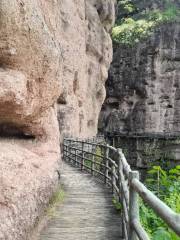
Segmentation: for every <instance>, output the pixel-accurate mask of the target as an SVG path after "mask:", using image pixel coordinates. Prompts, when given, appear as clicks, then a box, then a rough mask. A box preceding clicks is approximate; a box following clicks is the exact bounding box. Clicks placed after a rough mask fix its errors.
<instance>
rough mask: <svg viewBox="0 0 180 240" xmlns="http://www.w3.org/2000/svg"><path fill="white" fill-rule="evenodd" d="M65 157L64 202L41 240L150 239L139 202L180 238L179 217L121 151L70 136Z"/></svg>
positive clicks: (99, 141)
mask: <svg viewBox="0 0 180 240" xmlns="http://www.w3.org/2000/svg"><path fill="white" fill-rule="evenodd" d="M63 154H64V156H63V160H64V161H63V168H62V169H61V185H62V189H63V190H64V192H65V199H64V201H63V203H61V204H59V206H58V207H57V208H56V213H55V215H54V217H52V218H51V219H50V220H49V221H48V224H47V227H46V228H44V229H43V230H42V232H41V234H40V236H39V238H38V240H84V239H87V240H122V239H124V240H137V239H139V240H150V236H149V234H148V233H147V232H146V230H145V228H144V226H143V225H142V224H141V220H140V205H139V198H141V199H142V200H143V201H144V202H145V204H146V205H147V206H148V207H150V208H151V209H152V210H153V211H154V212H155V213H156V214H157V215H158V217H160V218H161V219H162V220H163V221H164V222H165V223H166V224H167V226H168V227H169V228H170V229H172V230H173V231H174V232H175V233H176V234H177V236H180V214H178V213H176V212H174V211H173V210H172V209H171V208H169V207H168V206H167V205H166V204H165V203H164V202H163V201H161V200H160V199H159V198H158V197H157V196H156V195H155V194H154V193H153V192H151V191H150V190H149V189H148V188H147V187H146V186H145V185H144V184H143V183H142V182H141V181H140V180H139V172H138V171H134V170H132V169H131V167H130V165H129V164H128V162H127V160H126V158H125V156H124V154H123V152H122V150H121V149H119V148H115V147H113V146H110V145H108V144H107V143H106V142H105V140H104V139H103V138H94V139H91V140H90V139H87V140H81V139H72V138H66V139H64V143H63ZM118 210H119V211H118Z"/></svg>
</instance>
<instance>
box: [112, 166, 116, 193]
mask: <svg viewBox="0 0 180 240" xmlns="http://www.w3.org/2000/svg"><path fill="white" fill-rule="evenodd" d="M115 171H116V168H115V166H114V164H112V167H111V173H112V178H111V179H112V194H113V196H115V188H114V186H115V184H116V178H115Z"/></svg>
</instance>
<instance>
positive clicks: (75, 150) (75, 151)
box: [74, 149, 78, 166]
mask: <svg viewBox="0 0 180 240" xmlns="http://www.w3.org/2000/svg"><path fill="white" fill-rule="evenodd" d="M74 154H75V155H74V157H75V166H78V164H77V149H74Z"/></svg>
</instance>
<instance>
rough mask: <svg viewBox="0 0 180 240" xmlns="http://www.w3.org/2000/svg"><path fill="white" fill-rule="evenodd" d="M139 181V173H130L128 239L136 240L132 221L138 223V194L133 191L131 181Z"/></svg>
mask: <svg viewBox="0 0 180 240" xmlns="http://www.w3.org/2000/svg"><path fill="white" fill-rule="evenodd" d="M134 178H136V179H139V172H137V171H131V172H130V173H129V187H130V189H129V239H128V240H137V239H138V238H137V234H136V232H135V230H134V228H133V221H134V220H137V221H139V204H138V193H137V192H136V191H135V190H134V188H133V187H132V185H131V182H132V180H133V179H134Z"/></svg>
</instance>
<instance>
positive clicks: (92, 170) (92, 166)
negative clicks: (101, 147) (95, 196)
mask: <svg viewBox="0 0 180 240" xmlns="http://www.w3.org/2000/svg"><path fill="white" fill-rule="evenodd" d="M94 161H95V157H94V155H92V162H91V174H92V175H93V176H94V167H95V164H94Z"/></svg>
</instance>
